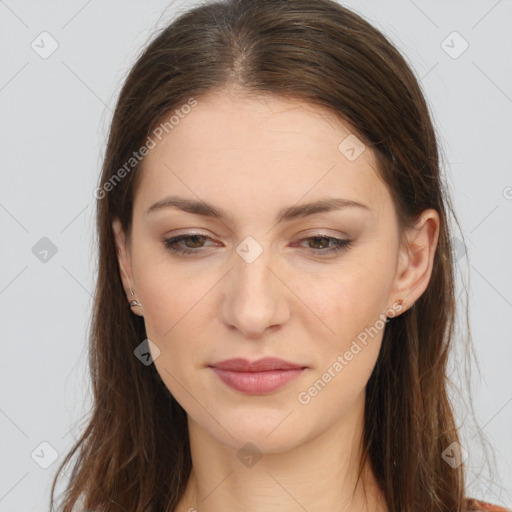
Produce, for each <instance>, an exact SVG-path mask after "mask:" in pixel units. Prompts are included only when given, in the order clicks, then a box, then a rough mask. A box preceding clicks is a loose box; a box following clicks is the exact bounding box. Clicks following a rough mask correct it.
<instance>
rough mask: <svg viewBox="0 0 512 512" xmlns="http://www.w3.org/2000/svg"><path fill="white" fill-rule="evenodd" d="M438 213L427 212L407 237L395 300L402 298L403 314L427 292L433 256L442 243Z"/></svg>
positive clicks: (400, 259) (397, 279)
mask: <svg viewBox="0 0 512 512" xmlns="http://www.w3.org/2000/svg"><path fill="white" fill-rule="evenodd" d="M439 226H440V221H439V214H438V213H437V211H436V210H434V209H427V210H424V211H423V212H422V213H421V215H420V217H419V219H418V221H417V222H416V224H415V226H414V227H413V228H410V229H409V230H407V231H406V233H405V234H404V235H405V236H404V241H403V242H402V244H401V247H400V252H399V261H398V266H397V274H396V279H395V286H394V289H393V295H392V296H393V297H394V301H395V302H396V299H397V298H403V299H404V303H403V306H402V308H403V309H402V313H403V312H404V311H406V310H407V309H408V308H410V307H411V306H412V305H413V304H414V303H415V302H416V300H417V299H418V298H419V297H420V296H421V295H422V294H423V292H424V291H425V290H426V289H427V286H428V283H429V282H430V277H431V275H432V268H433V266H434V255H435V252H436V247H437V242H438V240H439Z"/></svg>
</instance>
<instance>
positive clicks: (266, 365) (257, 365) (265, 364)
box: [210, 357, 305, 372]
mask: <svg viewBox="0 0 512 512" xmlns="http://www.w3.org/2000/svg"><path fill="white" fill-rule="evenodd" d="M210 366H211V367H213V368H218V369H219V370H228V371H232V372H265V371H271V370H296V369H300V368H305V366H303V365H300V364H295V363H290V362H288V361H284V360H283V359H279V358H277V357H264V358H263V359H258V360H257V361H253V362H251V361H248V360H247V359H243V358H235V359H226V360H225V361H219V362H217V363H213V364H211V365H210Z"/></svg>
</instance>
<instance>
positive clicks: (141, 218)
mask: <svg viewBox="0 0 512 512" xmlns="http://www.w3.org/2000/svg"><path fill="white" fill-rule="evenodd" d="M184 110H186V111H187V112H188V110H189V109H184ZM182 112H183V111H182ZM163 133H164V135H165V137H162V140H161V141H158V139H156V138H155V142H156V143H157V144H156V146H155V147H154V148H153V149H151V150H149V153H148V154H147V156H146V157H145V160H144V162H143V175H142V180H141V182H140V186H139V188H138V189H137V192H136V197H135V202H134V211H133V226H132V233H131V235H132V240H131V244H130V246H125V245H124V237H123V233H122V231H120V225H119V223H118V222H117V221H115V222H114V225H113V227H114V230H115V232H116V235H117V242H118V244H119V249H120V253H119V256H120V263H121V265H122V268H123V272H122V275H123V282H124V284H125V288H126V290H129V286H130V285H131V287H132V288H133V290H134V292H135V294H136V297H135V298H136V299H138V300H139V301H140V302H141V303H142V305H143V309H142V310H141V308H139V307H135V308H132V311H133V312H134V313H136V314H139V315H142V316H143V317H144V322H145V326H146V332H147V336H148V339H149V340H151V342H152V343H153V344H154V345H155V346H156V347H158V351H159V352H158V351H154V353H153V355H154V356H155V360H154V364H155V365H156V368H157V370H158V372H159V374H160V376H161V378H162V380H163V381H164V383H165V385H166V386H167V388H168V389H169V391H170V392H171V393H172V394H173V395H174V397H175V398H176V400H177V401H178V402H179V403H180V404H181V405H182V407H183V408H184V409H185V410H186V412H187V414H188V416H189V424H190V422H192V424H193V425H195V427H196V428H201V429H203V430H204V431H205V432H207V433H208V434H209V435H211V437H213V438H215V439H217V440H218V441H219V442H221V443H223V444H225V445H229V446H232V447H234V448H240V447H241V446H243V445H244V444H245V443H247V442H252V443H253V444H254V445H256V446H257V447H258V449H259V450H261V451H262V452H278V451H282V450H287V449H290V448H292V447H294V446H297V445H299V444H301V443H304V442H305V441H307V440H310V439H313V438H315V437H317V436H319V435H321V434H322V433H324V432H326V431H327V430H328V429H331V428H332V427H335V426H336V425H338V426H339V427H340V428H342V425H343V424H344V422H345V421H348V418H349V417H350V415H351V414H352V416H353V413H354V411H356V410H357V411H361V407H362V404H363V403H364V389H365V386H366V383H367V381H368V379H369V377H370V375H371V373H372V370H373V368H374V365H375V363H376V360H377V356H378V353H379V349H380V345H381V340H382V335H383V329H384V327H385V325H386V324H385V320H386V316H389V317H391V316H394V315H395V314H398V313H399V310H400V309H401V308H400V306H397V300H398V299H399V298H405V297H407V299H406V301H405V304H404V307H409V306H410V305H411V303H412V302H414V300H415V299H416V298H417V297H418V296H419V295H421V293H422V292H423V291H424V289H425V287H426V286H427V282H428V277H429V276H430V266H431V263H432V252H433V251H432V247H431V252H430V253H428V244H424V246H425V245H426V246H427V252H426V253H424V252H421V251H419V250H418V252H417V256H415V257H414V258H408V257H407V255H406V252H404V249H403V248H401V247H400V243H399V242H400V240H399V230H398V224H397V219H396V216H395V210H394V206H393V202H392V199H391V196H390V194H389V192H388V190H387V188H386V187H385V185H384V183H383V182H382V181H381V180H380V179H379V178H378V175H377V173H376V165H377V164H376V161H375V160H374V157H373V155H372V153H371V151H370V149H369V148H364V147H362V146H360V145H358V139H354V135H351V134H352V131H351V129H350V127H349V126H348V125H347V124H344V123H343V124H342V123H341V122H340V121H339V120H337V119H336V118H334V117H333V116H332V115H330V114H329V113H328V112H327V111H323V110H320V109H318V108H315V107H312V106H308V105H307V104H304V103H300V102H291V101H284V100H282V99H278V98H276V97H266V98H265V99H262V100H255V99H248V98H247V97H243V96H239V95H237V94H234V93H229V92H228V91H227V90H225V91H223V92H217V93H215V94H210V95H208V96H205V97H202V98H198V100H197V105H196V106H195V107H193V108H192V109H190V112H189V113H188V114H186V115H181V116H180V117H179V122H176V123H175V124H174V125H173V127H172V129H169V127H168V134H166V133H165V131H164V132H163ZM349 135H350V137H349V138H348V139H346V138H347V137H348V136H349ZM171 197H172V198H173V199H179V200H181V201H185V200H186V201H188V202H189V204H190V205H192V204H193V203H194V204H195V203H198V204H199V205H203V207H202V213H201V212H199V211H198V212H196V213H193V212H192V210H194V209H196V210H198V208H196V207H194V208H192V207H190V208H185V209H180V208H179V207H176V206H161V207H155V208H153V209H151V207H152V206H153V205H155V204H157V203H160V202H162V201H165V200H166V199H169V198H171ZM320 201H322V202H323V203H322V204H323V205H324V206H325V205H329V207H328V208H327V207H325V208H324V207H319V208H316V207H312V206H308V207H306V205H309V204H313V203H317V202H320ZM335 201H337V202H338V203H337V204H335ZM342 201H353V202H354V204H353V205H346V206H344V207H343V205H342ZM355 202H357V203H360V205H359V206H358V205H355ZM205 204H208V205H209V208H206V207H205V206H204V205H205ZM213 210H215V211H216V212H221V214H222V216H218V215H214V214H213ZM434 218H435V216H434ZM178 236H184V237H185V236H188V237H189V238H183V239H182V240H177V241H174V242H172V241H171V242H169V243H168V246H166V244H165V242H164V239H170V238H173V237H178ZM429 236H430V235H427V234H425V237H424V238H423V240H427V238H428V237H429ZM434 238H435V236H434ZM336 240H339V241H340V242H339V243H340V244H342V245H340V246H339V247H340V249H339V250H334V249H336V247H337V245H336V243H337V242H336ZM180 250H181V251H183V250H184V251H187V252H186V253H180V252H179V251H180ZM128 277H129V281H128ZM425 277H427V279H425ZM128 299H129V300H131V299H133V297H131V295H128ZM140 341H141V342H142V341H143V340H140ZM263 357H276V358H280V359H283V360H285V361H288V362H291V363H294V364H297V365H299V366H300V367H303V368H305V369H304V370H299V371H295V372H293V375H294V378H293V379H291V380H289V381H286V383H285V384H283V385H281V386H280V387H277V388H276V389H270V388H268V387H267V388H265V387H264V386H265V383H266V384H268V383H269V381H272V382H275V381H273V380H272V379H279V378H281V377H282V376H290V375H292V373H291V372H289V371H288V372H285V371H283V372H280V373H279V372H277V373H274V376H273V377H268V376H269V375H270V373H269V374H267V379H266V380H265V378H263V377H264V374H263V373H258V375H259V376H260V377H261V379H260V380H258V379H256V380H258V382H259V383H260V384H261V386H263V387H261V386H260V387H258V386H257V384H258V383H256V385H255V383H254V379H252V380H251V379H245V380H244V378H243V377H240V373H238V379H235V381H236V382H238V384H239V386H244V385H246V386H247V387H245V388H244V389H241V388H238V389H235V388H233V387H232V386H231V385H229V384H227V383H226V382H225V381H224V380H222V379H221V378H220V377H219V373H218V372H217V371H215V370H214V369H212V368H211V365H214V364H215V363H217V362H219V361H223V360H226V359H231V358H244V359H247V360H249V361H251V362H252V361H255V360H258V359H260V358H263ZM141 364H142V363H141ZM225 375H228V377H229V376H230V375H231V376H233V375H235V374H233V373H226V374H225Z"/></svg>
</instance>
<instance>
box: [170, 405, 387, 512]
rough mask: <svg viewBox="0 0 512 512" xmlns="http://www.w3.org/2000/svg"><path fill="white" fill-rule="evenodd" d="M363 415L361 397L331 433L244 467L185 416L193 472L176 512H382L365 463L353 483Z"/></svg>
mask: <svg viewBox="0 0 512 512" xmlns="http://www.w3.org/2000/svg"><path fill="white" fill-rule="evenodd" d="M363 412H364V396H362V398H361V399H358V403H357V404H354V407H353V408H352V410H351V411H350V413H349V415H347V416H345V417H344V418H343V420H342V421H341V422H340V423H339V424H334V425H333V426H332V428H331V429H330V430H328V431H325V432H323V433H321V434H320V435H318V436H316V437H313V438H311V439H308V440H305V441H304V442H302V443H301V444H299V445H297V446H295V447H293V448H291V449H287V450H286V451H280V452H273V453H268V452H267V453H261V457H260V458H259V459H258V456H256V458H255V459H250V457H249V458H248V459H247V463H246V464H244V463H242V462H241V459H240V458H239V456H240V453H239V450H238V449H236V448H231V447H227V446H226V445H225V444H220V443H218V442H216V440H215V439H213V438H212V437H211V436H210V435H209V433H208V432H206V431H205V430H204V429H203V428H202V427H201V426H200V425H198V424H197V423H196V422H195V421H194V420H193V419H192V418H191V417H189V418H188V419H189V436H190V447H191V457H192V472H191V475H190V478H189V481H188V483H187V487H186V490H185V493H184V495H183V496H182V498H181V500H180V502H179V504H178V506H177V508H176V509H175V510H176V512H196V511H197V512H220V511H225V510H244V511H247V512H264V511H268V510H277V509H278V510H280V512H292V511H293V512H296V511H297V510H299V509H300V508H302V509H303V510H308V511H314V510H336V511H339V512H348V511H357V512H370V511H372V512H387V507H386V506H385V502H384V498H383V494H382V492H381V490H380V489H379V487H378V485H377V482H376V480H375V476H374V474H373V471H372V470H371V467H370V465H369V464H367V465H366V466H365V468H364V470H363V472H362V474H361V479H360V480H359V481H358V478H357V477H358V471H359V465H358V464H359V453H360V447H361V432H362V418H363ZM255 444H256V443H255ZM256 459H257V460H256ZM254 461H256V462H254Z"/></svg>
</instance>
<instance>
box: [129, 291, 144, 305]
mask: <svg viewBox="0 0 512 512" xmlns="http://www.w3.org/2000/svg"><path fill="white" fill-rule="evenodd" d="M130 293H131V294H132V296H133V295H135V293H133V290H132V289H131V287H130ZM134 306H140V308H141V309H142V304H141V303H140V302H139V301H138V300H132V301H131V302H130V307H131V308H133V307H134Z"/></svg>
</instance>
